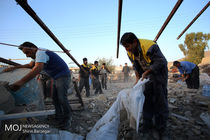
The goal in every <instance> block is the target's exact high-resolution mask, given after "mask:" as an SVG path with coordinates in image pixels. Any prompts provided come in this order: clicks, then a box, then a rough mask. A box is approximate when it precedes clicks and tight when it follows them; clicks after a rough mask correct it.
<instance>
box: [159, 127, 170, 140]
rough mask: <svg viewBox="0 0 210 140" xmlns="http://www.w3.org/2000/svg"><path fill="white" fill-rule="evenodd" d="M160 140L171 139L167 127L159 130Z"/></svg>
mask: <svg viewBox="0 0 210 140" xmlns="http://www.w3.org/2000/svg"><path fill="white" fill-rule="evenodd" d="M159 135H160V140H171V136H170V133H169V131H168V130H167V129H164V130H161V131H159Z"/></svg>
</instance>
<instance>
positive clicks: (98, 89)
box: [90, 61, 103, 95]
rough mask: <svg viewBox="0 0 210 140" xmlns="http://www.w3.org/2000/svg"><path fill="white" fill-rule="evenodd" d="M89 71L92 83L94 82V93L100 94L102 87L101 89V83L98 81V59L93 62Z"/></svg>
mask: <svg viewBox="0 0 210 140" xmlns="http://www.w3.org/2000/svg"><path fill="white" fill-rule="evenodd" d="M90 73H91V78H92V80H93V83H94V84H95V88H96V90H95V95H96V94H98V93H100V94H102V93H103V92H102V89H101V83H100V81H99V74H100V70H99V69H98V61H95V62H94V65H93V67H92V68H91V69H90Z"/></svg>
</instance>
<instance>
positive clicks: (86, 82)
mask: <svg viewBox="0 0 210 140" xmlns="http://www.w3.org/2000/svg"><path fill="white" fill-rule="evenodd" d="M84 86H85V90H86V97H88V96H90V85H89V78H82V77H81V78H80V81H79V92H80V93H81V91H82V89H83V87H84Z"/></svg>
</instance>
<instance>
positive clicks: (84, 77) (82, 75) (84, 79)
mask: <svg viewBox="0 0 210 140" xmlns="http://www.w3.org/2000/svg"><path fill="white" fill-rule="evenodd" d="M87 64H88V60H87V58H83V64H82V65H81V67H82V68H83V69H84V70H85V71H84V70H82V69H80V71H79V92H80V93H81V92H82V89H83V87H84V86H85V90H86V97H89V96H90V85H89V76H90V68H89V66H88V65H87Z"/></svg>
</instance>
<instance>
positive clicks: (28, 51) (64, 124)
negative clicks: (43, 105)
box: [4, 42, 72, 129]
mask: <svg viewBox="0 0 210 140" xmlns="http://www.w3.org/2000/svg"><path fill="white" fill-rule="evenodd" d="M19 49H20V50H21V51H22V52H23V53H24V54H25V55H26V56H27V57H31V58H32V59H33V60H32V61H31V62H30V63H29V64H25V65H20V66H15V67H10V68H7V69H5V70H4V71H5V72H7V71H12V70H14V69H17V68H32V70H31V72H29V73H28V74H26V76H24V77H23V78H22V79H20V80H19V81H17V82H15V83H14V84H12V85H10V88H11V90H13V91H16V90H18V89H19V88H20V87H21V86H23V85H24V84H25V83H27V82H28V81H30V80H31V79H33V78H34V77H35V76H36V75H37V74H39V73H40V72H41V71H42V70H44V71H45V72H46V73H47V74H49V76H51V77H52V78H53V79H54V85H53V86H54V87H53V88H54V91H53V103H54V106H55V112H56V114H55V121H56V122H57V127H58V128H60V129H69V127H70V121H69V120H71V117H72V113H71V107H70V105H69V103H68V99H67V90H68V88H69V83H70V80H71V79H70V72H69V68H68V66H67V64H66V63H65V62H64V61H63V59H61V58H60V57H59V56H58V55H57V54H56V53H54V52H52V51H49V50H43V49H38V47H37V46H36V45H34V44H33V43H31V42H24V43H23V44H21V45H20V47H19Z"/></svg>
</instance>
